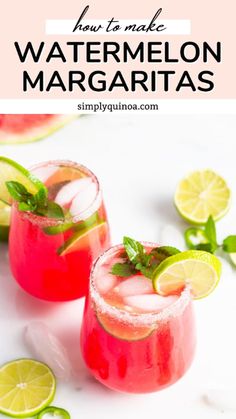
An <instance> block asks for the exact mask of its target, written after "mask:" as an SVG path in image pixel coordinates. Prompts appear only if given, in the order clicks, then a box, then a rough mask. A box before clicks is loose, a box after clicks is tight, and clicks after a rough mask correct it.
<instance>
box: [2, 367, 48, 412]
mask: <svg viewBox="0 0 236 419" xmlns="http://www.w3.org/2000/svg"><path fill="white" fill-rule="evenodd" d="M55 390H56V382H55V378H54V375H53V373H52V371H51V370H50V369H49V368H48V366H47V365H45V364H43V363H41V362H38V361H35V360H33V359H18V360H16V361H12V362H9V363H7V364H5V365H3V366H2V367H1V368H0V412H1V413H3V414H5V415H9V416H11V417H17V418H23V417H24V418H25V417H30V416H34V415H36V414H37V413H38V412H40V411H41V410H42V409H44V408H45V407H46V406H48V405H49V404H50V403H51V402H52V400H53V398H54V394H55Z"/></svg>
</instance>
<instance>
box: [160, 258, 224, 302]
mask: <svg viewBox="0 0 236 419" xmlns="http://www.w3.org/2000/svg"><path fill="white" fill-rule="evenodd" d="M220 274H221V263H220V261H219V259H217V257H216V256H214V255H212V254H211V253H208V252H204V251H200V250H187V251H186V252H182V253H178V254H177V255H174V256H170V257H169V258H167V259H165V260H164V261H163V262H161V263H160V265H159V266H158V267H157V269H156V270H155V272H154V275H153V286H154V288H155V290H156V291H157V292H158V293H159V294H161V295H170V294H176V293H179V292H180V291H182V290H183V288H184V287H185V286H186V285H190V287H191V290H192V294H193V297H194V298H195V299H198V298H203V297H206V296H207V295H208V294H210V293H211V292H212V291H213V290H214V288H215V287H216V285H217V284H218V282H219V279H220Z"/></svg>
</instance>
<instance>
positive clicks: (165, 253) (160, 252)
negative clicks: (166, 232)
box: [150, 246, 180, 259]
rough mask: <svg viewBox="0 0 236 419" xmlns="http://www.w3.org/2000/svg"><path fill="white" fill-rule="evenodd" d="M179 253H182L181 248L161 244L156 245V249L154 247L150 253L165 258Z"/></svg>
mask: <svg viewBox="0 0 236 419" xmlns="http://www.w3.org/2000/svg"><path fill="white" fill-rule="evenodd" d="M177 253H180V250H179V249H177V248H176V247H172V246H160V247H155V248H154V249H152V251H151V253H150V254H151V255H153V256H155V257H157V258H161V259H165V258H167V257H169V256H173V255H177Z"/></svg>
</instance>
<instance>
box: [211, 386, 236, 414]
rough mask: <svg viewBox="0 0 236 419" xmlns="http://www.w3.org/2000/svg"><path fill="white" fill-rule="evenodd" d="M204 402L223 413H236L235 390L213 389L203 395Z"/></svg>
mask: <svg viewBox="0 0 236 419" xmlns="http://www.w3.org/2000/svg"><path fill="white" fill-rule="evenodd" d="M203 399H204V401H205V402H206V403H207V404H208V405H209V406H211V407H213V408H215V409H216V410H219V411H221V412H223V411H225V410H226V411H236V398H235V389H233V388H228V389H226V388H212V389H209V390H207V391H206V393H205V394H204V395H203Z"/></svg>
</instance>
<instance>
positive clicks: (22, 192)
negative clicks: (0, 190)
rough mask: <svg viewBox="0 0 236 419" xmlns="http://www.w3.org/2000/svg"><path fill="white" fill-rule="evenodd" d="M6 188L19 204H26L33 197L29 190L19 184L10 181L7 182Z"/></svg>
mask: <svg viewBox="0 0 236 419" xmlns="http://www.w3.org/2000/svg"><path fill="white" fill-rule="evenodd" d="M6 187H7V190H8V192H9V194H10V195H11V196H12V198H13V199H14V200H15V201H17V202H21V201H23V202H26V201H27V200H28V199H29V198H30V197H32V196H33V195H32V194H30V193H29V192H28V191H27V189H26V188H25V187H24V185H22V184H21V183H19V182H16V181H8V182H6Z"/></svg>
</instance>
